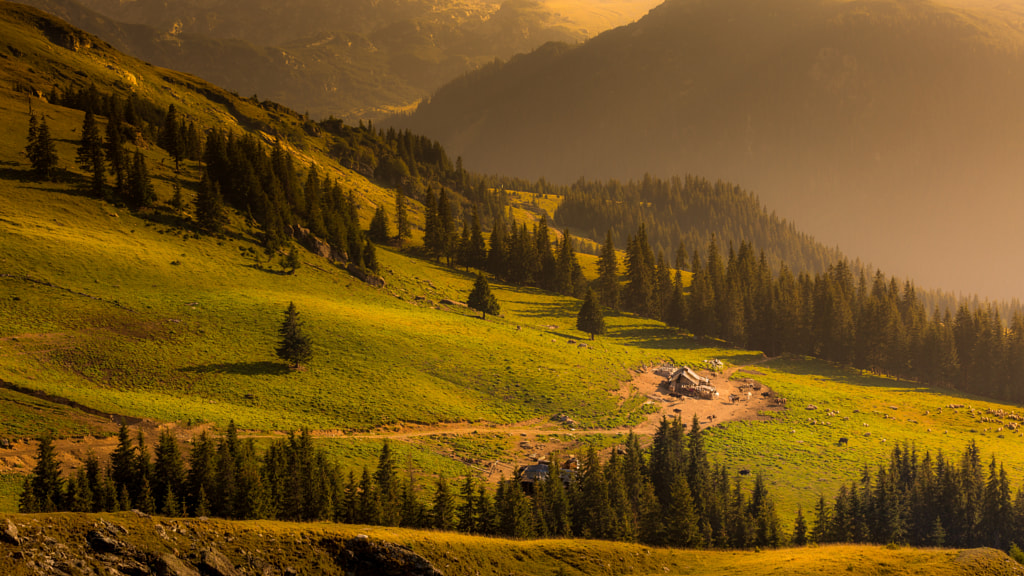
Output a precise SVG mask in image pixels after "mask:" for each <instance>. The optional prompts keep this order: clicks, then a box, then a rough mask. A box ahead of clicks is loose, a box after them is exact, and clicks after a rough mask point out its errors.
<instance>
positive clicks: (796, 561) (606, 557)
mask: <svg viewBox="0 0 1024 576" xmlns="http://www.w3.org/2000/svg"><path fill="white" fill-rule="evenodd" d="M9 519H10V520H11V521H12V523H13V524H14V527H15V529H16V530H17V533H18V537H19V539H20V540H21V543H20V545H16V544H12V543H10V542H7V541H5V540H4V538H3V537H2V536H0V570H2V571H3V573H4V574H10V575H11V576H22V575H28V574H66V573H75V572H84V571H87V570H90V569H96V570H101V571H104V570H106V569H109V568H117V569H118V570H120V571H121V572H130V571H133V572H130V573H149V572H148V571H149V570H152V571H155V572H156V573H158V574H173V575H175V576H191V575H195V574H198V573H200V572H201V573H202V574H208V575H213V574H216V575H219V576H228V575H239V576H242V575H250V574H262V575H267V576H269V575H275V576H291V575H299V574H322V575H334V574H337V575H342V574H356V575H357V576H362V575H368V574H404V575H409V576H421V575H422V576H434V575H440V574H443V575H445V576H459V575H466V576H470V575H498V574H501V575H506V574H531V575H547V574H566V575H577V574H587V575H589V576H604V575H608V576H611V575H615V576H627V575H637V576H639V575H648V574H650V575H653V574H679V575H682V574H694V575H696V574H702V575H708V574H744V575H749V576H758V575H761V574H776V573H778V572H779V571H782V572H785V573H786V574H791V575H817V574H827V573H835V572H840V571H844V570H845V571H846V572H849V573H853V574H890V575H893V576H899V575H910V574H921V575H928V576H947V575H948V576H953V575H964V576H967V575H970V576H977V575H983V574H984V575H993V576H995V575H1011V574H1021V573H1022V572H1024V571H1022V570H1021V568H1020V566H1019V565H1018V564H1017V563H1016V562H1013V561H1012V560H1010V558H1009V557H1007V556H1006V554H1004V553H1002V552H999V551H997V550H992V549H988V548H982V549H976V550H944V549H912V548H883V547H879V546H852V545H849V546H822V547H818V548H800V549H783V550H772V551H764V552H707V551H690V550H666V549H658V548H650V547H647V546H638V545H631V544H617V543H610V542H599V541H587V540H542V541H534V542H517V541H510V540H502V539H496V538H479V537H472V536H462V535H456V534H450V533H444V532H419V531H411V530H399V529H382V528H370V527H360V526H344V525H324V524H312V525H309V524H304V525H299V524H287V523H280V522H226V521H216V520H206V519H199V520H183V519H167V518H156V517H154V518H150V517H144V516H143V517H140V516H137V515H135V514H133V513H127V514H119V515H109V514H103V515H74V514H56V515H51V516H40V515H34V516H13V517H10V518H9ZM7 520H8V519H0V533H2V532H3V531H4V529H5V525H6V524H7Z"/></svg>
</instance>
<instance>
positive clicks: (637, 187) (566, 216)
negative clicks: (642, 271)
mask: <svg viewBox="0 0 1024 576" xmlns="http://www.w3.org/2000/svg"><path fill="white" fill-rule="evenodd" d="M560 192H561V193H562V195H563V196H564V197H563V199H562V202H561V203H560V204H559V206H558V209H557V210H556V211H555V214H554V220H555V222H556V223H557V224H558V225H559V226H563V227H568V228H572V229H573V230H578V231H579V232H580V234H582V235H584V236H587V237H589V238H590V239H591V240H594V241H595V242H601V241H602V240H603V239H604V238H603V235H602V234H601V232H603V231H611V233H612V238H613V239H614V241H615V243H616V245H617V246H619V247H622V246H623V245H624V244H625V240H626V237H627V235H628V234H630V233H632V232H633V231H635V230H636V229H637V228H638V227H639V226H640V224H641V223H643V224H644V225H645V226H646V228H647V235H648V239H649V242H650V244H651V246H652V248H653V249H654V252H655V253H658V252H664V253H669V252H670V251H671V250H674V249H675V247H676V246H678V245H679V244H680V242H682V243H684V244H685V245H687V246H693V247H703V246H706V245H707V244H708V241H709V240H710V239H711V237H712V236H714V237H715V238H717V239H718V240H719V241H720V242H722V243H724V244H728V243H732V244H735V245H738V244H739V243H740V242H744V241H745V242H748V243H750V244H751V245H753V247H754V249H755V250H758V251H763V252H764V253H765V255H766V256H767V258H768V261H769V263H770V264H771V265H772V267H773V268H776V267H777V266H778V265H779V264H781V263H786V264H787V265H788V266H789V267H790V269H794V270H798V271H807V272H810V273H814V272H820V271H823V270H825V268H826V267H827V266H828V264H829V263H830V262H833V261H835V260H837V259H838V258H839V257H840V256H841V255H840V254H839V252H838V250H836V249H832V248H827V247H825V246H823V245H822V244H820V243H818V242H817V241H816V240H814V238H812V237H811V236H810V235H808V234H805V233H802V232H799V231H798V230H797V229H796V226H794V225H793V223H791V222H788V221H786V220H784V219H781V218H779V217H778V216H776V215H775V214H774V213H769V212H768V211H767V210H765V208H764V206H763V205H762V204H761V202H760V201H759V200H758V198H757V197H756V196H755V195H754V194H752V193H750V192H747V191H745V190H743V189H741V188H740V187H739V186H736V185H734V184H730V183H728V182H723V181H717V182H711V181H709V180H706V179H704V178H700V177H697V176H685V177H683V178H680V177H673V178H670V179H668V180H662V179H659V178H654V177H651V176H650V175H648V176H645V177H644V178H643V179H642V180H640V181H630V182H626V183H621V182H618V181H616V180H609V181H605V182H598V181H594V182H592V181H586V180H583V179H580V180H579V181H577V182H576V183H574V184H573V185H572V186H569V187H567V188H565V189H563V190H561V191H560Z"/></svg>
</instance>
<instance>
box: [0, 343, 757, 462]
mask: <svg viewBox="0 0 1024 576" xmlns="http://www.w3.org/2000/svg"><path fill="white" fill-rule="evenodd" d="M767 360H769V359H768V358H764V359H761V360H759V361H757V362H753V363H751V364H747V365H744V366H734V367H730V368H728V369H726V370H724V371H723V372H721V373H719V374H711V373H709V372H704V373H703V375H705V376H708V377H710V378H711V384H712V385H713V386H714V387H715V388H716V389H717V390H718V392H719V396H718V397H717V398H715V399H713V400H700V399H696V398H687V397H674V396H671V395H669V393H668V390H667V388H665V387H664V386H662V385H661V384H662V382H663V380H664V379H663V378H662V377H660V376H658V375H656V374H654V369H653V368H648V369H645V370H642V371H639V372H634V373H633V378H632V379H631V380H630V381H628V382H623V383H622V386H621V388H620V389H619V391H618V393H619V395H620V398H622V400H625V399H628V398H630V397H632V396H633V395H635V394H641V395H643V396H645V397H646V398H647V399H648V401H649V402H652V403H654V404H656V405H657V406H658V411H657V412H654V413H652V414H650V415H648V417H647V418H646V419H645V420H644V421H643V422H641V423H640V424H638V425H636V426H621V427H617V428H599V429H578V430H577V429H573V428H569V427H566V426H564V425H561V424H559V423H557V422H554V421H551V420H542V419H537V420H531V421H527V422H518V423H515V424H507V425H502V424H489V423H485V422H478V423H465V422H464V423H452V424H432V425H419V424H400V425H397V426H395V427H394V428H393V429H391V430H378V431H372V432H356V433H353V432H348V431H344V430H313V431H312V432H311V434H312V435H313V437H315V438H348V439H392V440H402V441H415V440H417V439H421V438H426V437H431V436H464V435H469V434H501V435H506V436H508V437H510V438H512V439H517V440H518V442H513V444H514V448H513V450H512V454H511V456H513V462H509V463H498V462H491V463H474V465H480V464H482V466H480V469H481V470H483V471H484V472H486V473H487V475H488V477H490V478H491V479H496V478H497V477H498V476H499V475H500V474H502V473H504V474H505V475H506V476H508V475H510V474H511V473H512V471H513V470H514V468H515V466H517V465H519V464H522V463H525V462H529V461H531V460H533V459H535V458H537V457H538V455H539V456H543V455H545V454H547V453H549V452H552V451H559V452H564V451H566V450H572V449H574V447H575V446H578V444H579V443H578V441H577V440H574V439H573V438H572V437H573V436H577V435H578V436H585V435H595V434H596V435H619V434H628V433H629V432H631V431H632V432H635V433H637V434H640V435H641V436H651V435H653V434H654V432H655V431H656V430H657V427H658V424H659V422H660V421H661V419H662V418H663V417H665V418H674V417H680V418H683V419H684V421H685V422H687V423H689V421H690V419H691V418H692V417H693V415H696V416H697V419H698V420H699V421H700V423H701V425H702V426H704V427H708V426H716V425H719V424H724V423H725V422H732V421H736V420H756V419H763V418H764V416H763V415H762V414H763V413H764V412H768V411H772V410H776V409H777V408H775V407H773V406H771V405H770V404H769V402H768V399H767V398H764V397H762V396H761V395H760V393H759V392H754V393H752V394H751V395H750V397H749V399H747V398H748V397H747V392H746V391H741V390H740V389H739V386H740V385H741V384H742V382H740V381H732V380H730V378H731V377H732V376H733V374H735V373H736V372H737V371H738V370H743V369H747V368H750V367H752V366H755V365H757V364H761V363H763V362H766V361H767ZM5 387H7V388H9V389H13V390H16V391H19V392H22V390H20V389H19V388H20V387H13V386H5ZM762 391H768V388H767V387H762ZM730 394H736V395H739V396H740V397H741V398H742V399H741V400H740V401H737V402H735V403H733V402H731V401H730V400H729V395H730ZM33 395H36V394H33ZM47 399H48V400H51V401H53V400H54V399H53V398H52V397H48V398H47ZM65 404H69V403H65ZM71 405H73V404H71ZM75 407H76V408H81V407H79V406H75ZM103 415H104V416H108V417H109V415H106V414H103ZM210 427H211V425H209V424H205V425H202V426H195V427H185V426H180V425H178V424H177V423H165V424H156V423H152V422H146V423H145V424H144V425H142V426H141V427H137V426H136V427H133V429H132V436H133V440H134V436H135V435H136V434H138V430H139V429H141V430H142V432H143V435H144V437H145V438H146V442H147V444H148V445H149V446H150V448H151V449H152V447H153V446H155V445H156V442H157V439H158V435H159V433H160V432H161V431H163V430H165V429H170V430H171V431H172V432H174V434H175V436H176V437H178V438H179V439H180V440H182V441H187V440H190V439H192V438H194V437H195V436H197V435H199V433H201V432H202V431H204V430H207V429H209V428H210ZM555 435H558V436H559V438H552V437H553V436H555ZM239 436H240V437H243V438H265V439H266V438H284V437H285V436H286V434H285V433H283V432H272V433H265V432H263V433H260V432H246V431H241V433H240V434H239ZM541 436H543V437H545V439H544V442H538V437H541ZM566 436H568V438H566ZM54 447H55V448H56V451H57V453H58V458H59V460H60V462H61V464H62V466H63V468H64V469H65V470H72V471H73V470H76V469H77V468H78V467H79V466H81V465H82V464H83V463H84V462H85V459H86V458H87V457H88V455H89V454H90V453H93V454H95V455H96V456H97V457H98V458H99V459H100V460H101V461H107V460H108V459H109V457H110V454H111V452H113V451H114V449H115V448H116V447H117V437H116V436H108V437H93V436H84V437H80V438H65V439H58V440H55V441H54ZM35 453H36V442H34V441H20V442H14V443H13V445H12V447H11V448H9V449H4V448H0V473H16V474H27V473H28V472H30V471H31V469H32V468H33V467H34V466H35ZM452 457H453V458H459V455H457V454H454V453H452Z"/></svg>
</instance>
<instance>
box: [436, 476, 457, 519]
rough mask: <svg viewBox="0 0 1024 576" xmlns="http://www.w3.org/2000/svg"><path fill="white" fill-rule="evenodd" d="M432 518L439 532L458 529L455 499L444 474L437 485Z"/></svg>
mask: <svg viewBox="0 0 1024 576" xmlns="http://www.w3.org/2000/svg"><path fill="white" fill-rule="evenodd" d="M431 517H432V519H433V525H434V528H436V529H438V530H454V529H455V527H456V514H455V497H454V496H453V495H452V493H451V490H450V489H449V488H448V480H446V479H445V477H444V474H441V476H440V477H439V478H438V479H437V484H436V485H435V491H434V506H433V509H432V514H431Z"/></svg>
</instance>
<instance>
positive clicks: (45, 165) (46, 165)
mask: <svg viewBox="0 0 1024 576" xmlns="http://www.w3.org/2000/svg"><path fill="white" fill-rule="evenodd" d="M25 155H26V156H28V161H29V163H30V164H31V165H32V172H33V174H34V175H35V177H36V178H37V179H39V180H49V179H50V178H51V177H52V176H53V172H54V170H55V169H56V168H57V161H58V158H57V147H56V145H55V144H54V142H53V138H51V137H50V127H49V126H48V125H47V124H46V116H45V115H43V118H42V120H37V119H36V116H35V114H32V115H31V116H30V117H29V124H28V145H27V146H26V147H25Z"/></svg>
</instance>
